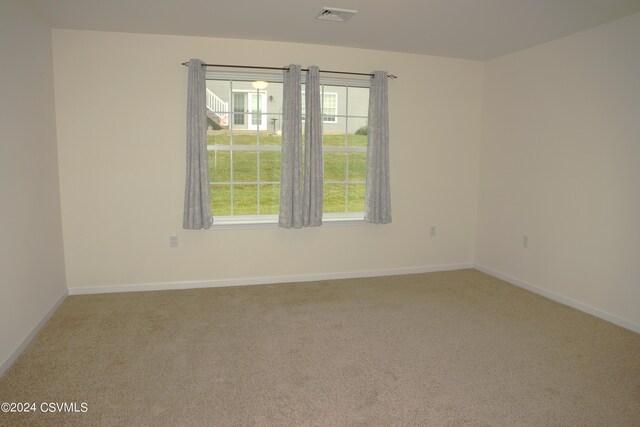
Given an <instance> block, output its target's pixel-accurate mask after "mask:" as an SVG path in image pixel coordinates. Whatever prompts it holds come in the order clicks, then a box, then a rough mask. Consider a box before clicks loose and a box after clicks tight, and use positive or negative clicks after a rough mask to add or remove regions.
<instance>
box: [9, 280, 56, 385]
mask: <svg viewBox="0 0 640 427" xmlns="http://www.w3.org/2000/svg"><path fill="white" fill-rule="evenodd" d="M67 295H68V292H66V291H65V292H64V294H62V296H61V297H60V298H59V299H58V301H56V302H55V304H53V306H52V307H51V308H50V309H49V311H48V312H47V313H46V314H45V315H44V317H43V318H42V319H41V320H40V321H39V322H38V324H37V325H36V326H35V328H33V329H32V330H31V332H29V335H27V336H26V337H25V338H24V339H23V340H22V342H21V343H20V344H19V345H18V347H17V348H16V349H15V350H13V352H12V353H11V354H10V355H9V357H7V358H6V359H5V360H4V361H3V362H2V364H0V376H2V374H4V373H5V372H6V371H7V369H9V367H10V366H11V365H13V362H15V361H16V359H17V358H18V356H20V354H22V352H23V351H24V350H25V348H27V346H28V345H29V344H30V343H31V341H32V340H33V339H34V338H35V336H36V335H37V334H38V332H40V329H42V327H43V326H44V325H45V323H47V321H48V320H49V318H51V316H52V315H53V313H55V312H56V310H57V309H58V307H60V305H61V304H62V303H63V302H64V300H65V298H67Z"/></svg>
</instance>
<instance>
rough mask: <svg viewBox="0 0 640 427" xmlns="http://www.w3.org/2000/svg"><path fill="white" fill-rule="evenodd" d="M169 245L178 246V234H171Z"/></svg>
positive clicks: (171, 246)
mask: <svg viewBox="0 0 640 427" xmlns="http://www.w3.org/2000/svg"><path fill="white" fill-rule="evenodd" d="M169 247H170V248H177V247H178V236H169Z"/></svg>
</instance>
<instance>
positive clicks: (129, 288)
mask: <svg viewBox="0 0 640 427" xmlns="http://www.w3.org/2000/svg"><path fill="white" fill-rule="evenodd" d="M473 267H474V266H473V264H471V263H461V264H444V265H434V266H425V267H408V268H392V269H385V270H367V271H347V272H342V273H319V274H304V275H291V276H267V277H248V278H241V279H220V280H202V281H192V282H163V283H135V284H128V285H108V286H92V287H78V288H69V295H86V294H105V293H113V292H141V291H165V290H175V289H197V288H218V287H225V286H245V285H266V284H271V283H292V282H312V281H318V280H335V279H354V278H359V277H378V276H397V275H403V274H416V273H432V272H436V271H451V270H462V269H465V268H473Z"/></svg>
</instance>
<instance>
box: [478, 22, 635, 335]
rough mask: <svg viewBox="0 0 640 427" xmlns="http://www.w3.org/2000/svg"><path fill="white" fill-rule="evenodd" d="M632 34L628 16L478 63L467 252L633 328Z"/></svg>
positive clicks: (481, 262) (491, 266)
mask: <svg viewBox="0 0 640 427" xmlns="http://www.w3.org/2000/svg"><path fill="white" fill-rule="evenodd" d="M639 41H640V14H636V15H632V16H630V17H627V18H624V19H622V20H619V21H615V22H613V23H609V24H606V25H603V26H600V27H596V28H593V29H590V30H587V31H584V32H581V33H578V34H575V35H572V36H569V37H566V38H563V39H560V40H557V41H554V42H551V43H548V44H544V45H541V46H538V47H535V48H532V49H528V50H525V51H521V52H518V53H515V54H512V55H508V56H504V57H501V58H498V59H495V60H492V61H489V62H488V63H486V70H485V72H486V80H485V85H486V89H485V97H484V137H483V145H482V147H481V164H480V203H479V214H478V236H477V253H476V256H477V258H476V262H477V263H478V264H479V265H480V266H483V267H486V268H489V269H492V270H493V271H496V272H500V273H502V274H505V275H507V276H510V277H511V278H515V279H517V280H519V281H522V282H524V283H526V284H530V285H533V286H536V287H539V288H541V289H544V290H546V291H549V292H551V293H554V294H556V295H558V296H560V297H563V298H566V299H568V300H573V301H576V302H578V303H579V304H582V305H585V306H588V307H591V308H593V309H594V310H591V311H595V312H599V314H600V315H603V314H604V315H605V317H607V316H608V318H609V319H613V320H616V319H617V320H618V323H621V324H626V325H627V326H629V327H632V328H634V329H636V330H640V308H639V307H640V262H639V260H640V226H639V225H638V223H639V221H640V49H639V48H638V46H639V44H638V42H639ZM525 234H526V235H528V236H529V248H528V249H524V248H523V247H522V245H521V239H522V235H525ZM588 307H587V308H588ZM583 308H585V307H583Z"/></svg>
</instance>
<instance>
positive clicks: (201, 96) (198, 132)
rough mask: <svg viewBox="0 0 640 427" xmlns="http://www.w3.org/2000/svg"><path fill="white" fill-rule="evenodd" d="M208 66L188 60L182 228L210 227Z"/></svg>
mask: <svg viewBox="0 0 640 427" xmlns="http://www.w3.org/2000/svg"><path fill="white" fill-rule="evenodd" d="M205 74H206V69H205V67H203V62H202V61H201V60H199V59H191V60H190V61H189V81H188V89H187V178H186V183H185V190H184V215H183V219H182V227H183V228H185V229H187V230H200V229H203V228H209V227H211V224H212V223H213V218H212V216H211V196H210V193H209V154H208V152H207V116H206V111H205V109H206V101H205V91H206V81H205Z"/></svg>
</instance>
